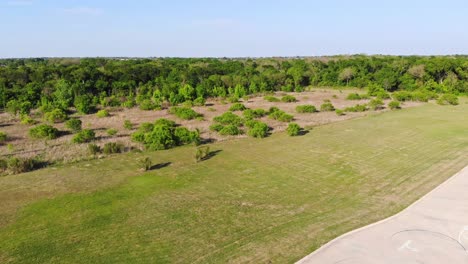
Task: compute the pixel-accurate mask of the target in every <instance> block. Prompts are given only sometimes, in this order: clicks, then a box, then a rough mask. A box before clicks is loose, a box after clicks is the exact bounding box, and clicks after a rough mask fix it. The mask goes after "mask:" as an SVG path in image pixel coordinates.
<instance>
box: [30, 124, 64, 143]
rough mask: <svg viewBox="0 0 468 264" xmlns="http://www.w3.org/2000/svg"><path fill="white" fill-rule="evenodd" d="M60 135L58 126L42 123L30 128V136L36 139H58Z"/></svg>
mask: <svg viewBox="0 0 468 264" xmlns="http://www.w3.org/2000/svg"><path fill="white" fill-rule="evenodd" d="M58 135H59V131H58V129H57V128H55V127H53V126H50V125H46V124H41V125H38V126H36V127H33V128H31V129H30V130H29V136H30V137H32V138H35V139H56V138H57V137H58Z"/></svg>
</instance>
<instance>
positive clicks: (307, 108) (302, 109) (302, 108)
mask: <svg viewBox="0 0 468 264" xmlns="http://www.w3.org/2000/svg"><path fill="white" fill-rule="evenodd" d="M296 112H298V113H315V112H317V108H315V106H313V105H298V106H297V107H296Z"/></svg>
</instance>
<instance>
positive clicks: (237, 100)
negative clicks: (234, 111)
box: [227, 96, 239, 103]
mask: <svg viewBox="0 0 468 264" xmlns="http://www.w3.org/2000/svg"><path fill="white" fill-rule="evenodd" d="M227 100H228V102H229V103H237V102H239V97H237V96H231V97H229V98H228V99H227Z"/></svg>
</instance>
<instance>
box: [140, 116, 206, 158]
mask: <svg viewBox="0 0 468 264" xmlns="http://www.w3.org/2000/svg"><path fill="white" fill-rule="evenodd" d="M131 137H132V140H134V141H136V142H140V143H143V144H144V146H145V148H146V149H148V150H162V149H168V148H172V147H175V146H178V145H183V144H189V143H196V144H198V143H199V142H200V134H199V132H198V131H190V130H188V129H186V128H184V127H176V124H175V122H173V121H171V120H167V119H164V118H161V119H158V120H157V121H156V122H155V123H154V124H150V123H146V124H142V126H141V127H140V128H139V129H138V131H136V132H135V133H133V134H132V135H131Z"/></svg>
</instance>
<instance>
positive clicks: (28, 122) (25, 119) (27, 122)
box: [20, 115, 36, 125]
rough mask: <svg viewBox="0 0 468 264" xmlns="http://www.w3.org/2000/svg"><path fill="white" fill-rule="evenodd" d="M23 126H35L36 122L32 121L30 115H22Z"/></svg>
mask: <svg viewBox="0 0 468 264" xmlns="http://www.w3.org/2000/svg"><path fill="white" fill-rule="evenodd" d="M20 123H21V124H23V125H34V124H35V123H36V121H35V120H34V119H32V117H30V116H29V115H21V121H20Z"/></svg>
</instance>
